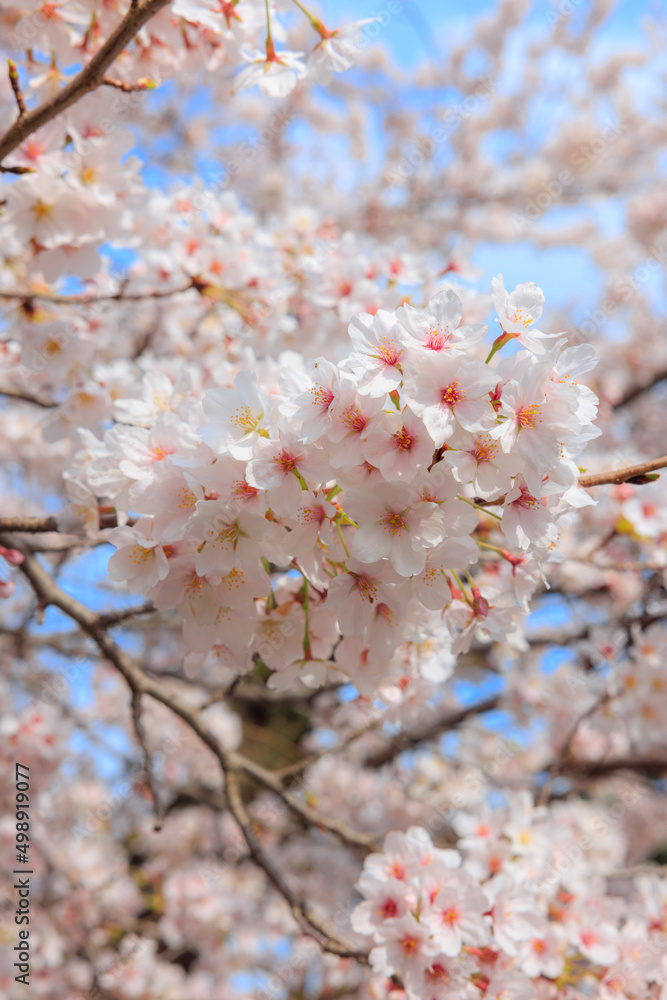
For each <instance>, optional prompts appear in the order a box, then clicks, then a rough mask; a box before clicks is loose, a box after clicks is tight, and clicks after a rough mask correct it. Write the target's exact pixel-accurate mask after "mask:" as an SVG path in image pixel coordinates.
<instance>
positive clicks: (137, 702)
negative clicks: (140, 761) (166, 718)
mask: <svg viewBox="0 0 667 1000" xmlns="http://www.w3.org/2000/svg"><path fill="white" fill-rule="evenodd" d="M132 722H133V723H134V731H135V733H136V736H137V742H138V743H139V746H140V747H141V750H142V753H143V755H144V778H145V780H146V784H147V785H148V790H149V791H150V793H151V798H152V799H153V809H154V810H155V825H154V827H153V829H154V830H156V831H157V830H161V829H162V821H163V819H164V812H163V810H162V806H161V804H160V797H159V795H158V793H157V787H156V784H155V776H154V774H153V762H152V759H151V753H150V750H149V749H148V745H147V743H146V731H145V729H144V723H143V720H142V718H141V691H133V692H132Z"/></svg>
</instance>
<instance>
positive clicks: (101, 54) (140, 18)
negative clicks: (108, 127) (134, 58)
mask: <svg viewBox="0 0 667 1000" xmlns="http://www.w3.org/2000/svg"><path fill="white" fill-rule="evenodd" d="M168 3H169V0H146V2H145V3H143V4H141V5H139V4H136V5H133V6H130V9H129V10H128V12H127V13H126V15H125V17H124V18H123V20H122V21H120V23H119V24H118V25H117V27H116V29H115V30H114V31H113V32H112V33H111V35H110V36H109V38H108V39H107V40H106V42H105V43H104V45H103V46H102V48H101V49H100V50H99V51H98V52H96V53H95V55H94V56H93V58H92V59H91V60H90V62H89V63H88V64H87V65H86V66H84V67H83V69H82V70H81V71H80V72H79V73H77V75H76V76H75V77H74V79H73V80H71V81H70V82H69V83H68V84H67V86H65V87H63V88H62V90H59V91H58V93H57V94H56V95H55V97H53V98H51V100H49V101H46V102H45V103H44V104H41V105H40V106H39V107H38V108H35V110H34V111H29V112H28V113H27V114H24V115H20V114H19V117H18V118H17V120H16V121H15V122H14V124H13V125H12V126H11V128H10V129H9V130H8V131H7V132H6V133H5V134H4V136H3V137H2V138H1V139H0V162H1V161H2V160H4V159H5V157H6V156H8V154H9V153H11V152H12V150H14V149H16V147H17V146H19V145H20V144H21V143H22V142H23V140H24V139H26V138H27V137H28V136H29V135H32V133H33V132H36V131H37V129H39V128H41V127H42V125H46V123H47V122H50V121H52V120H53V119H54V118H56V117H57V116H58V115H59V114H61V113H62V112H63V111H65V110H66V109H67V108H69V107H71V105H72V104H75V103H76V101H78V100H80V99H81V98H82V97H84V96H85V95H86V94H88V93H89V92H90V91H91V90H95V88H96V87H98V86H99V85H100V84H101V82H102V79H103V77H104V75H105V73H106V71H107V69H108V68H109V66H111V64H112V63H113V62H114V61H115V60H116V58H117V57H118V56H119V55H120V54H121V52H122V51H123V49H124V48H125V47H126V46H127V45H128V44H129V42H131V41H132V39H133V38H134V36H135V35H136V34H137V32H138V31H139V30H140V29H141V28H142V27H143V26H144V24H146V22H147V21H150V19H151V18H152V17H154V15H155V14H157V13H158V11H160V10H162V8H163V7H166V6H167V4H168Z"/></svg>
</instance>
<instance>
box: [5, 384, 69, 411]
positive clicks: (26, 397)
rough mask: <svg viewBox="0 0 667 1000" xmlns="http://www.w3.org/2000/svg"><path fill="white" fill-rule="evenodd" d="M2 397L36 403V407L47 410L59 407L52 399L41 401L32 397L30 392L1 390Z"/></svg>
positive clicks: (9, 389)
mask: <svg viewBox="0 0 667 1000" xmlns="http://www.w3.org/2000/svg"><path fill="white" fill-rule="evenodd" d="M0 396H7V397H8V398H9V399H21V400H23V402H24V403H34V405H35V406H41V407H43V408H44V409H45V410H50V409H52V408H53V407H54V406H57V405H58V404H57V403H54V402H52V401H51V400H50V399H40V397H39V396H32V395H31V394H30V393H29V392H22V391H21V390H20V389H13V388H6V389H0Z"/></svg>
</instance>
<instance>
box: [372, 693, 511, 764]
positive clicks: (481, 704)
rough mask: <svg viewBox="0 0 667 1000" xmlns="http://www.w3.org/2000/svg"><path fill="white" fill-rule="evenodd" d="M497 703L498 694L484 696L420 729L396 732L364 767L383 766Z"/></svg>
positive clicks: (492, 707)
mask: <svg viewBox="0 0 667 1000" xmlns="http://www.w3.org/2000/svg"><path fill="white" fill-rule="evenodd" d="M499 703H500V696H499V695H496V696H495V697H493V698H486V700H485V701H478V702H476V703H475V704H474V705H466V706H465V708H462V709H460V711H458V712H450V713H449V715H446V716H444V717H441V718H439V719H436V720H435V721H434V722H431V723H430V724H429V725H428V726H424V728H422V729H406V730H405V731H404V732H402V733H397V734H396V736H394V737H392V739H391V740H389V742H388V743H387V744H386V746H385V747H383V748H382V749H381V750H377V751H375V753H372V754H370V755H369V756H368V757H367V758H366V760H365V761H364V765H365V766H366V767H383V766H384V765H385V764H389V763H390V762H391V761H392V760H394V759H395V758H396V757H398V755H399V754H401V753H403V751H404V750H410V749H411V748H412V747H416V746H417V745H418V744H419V743H424V742H425V741H426V740H434V739H436V737H438V736H440V734H441V733H444V732H447V730H449V729H455V728H456V727H457V726H460V725H461V723H462V722H465V720H466V719H468V718H470V716H471V715H481V714H482V713H483V712H490V711H491V710H492V709H494V708H497V707H498V705H499Z"/></svg>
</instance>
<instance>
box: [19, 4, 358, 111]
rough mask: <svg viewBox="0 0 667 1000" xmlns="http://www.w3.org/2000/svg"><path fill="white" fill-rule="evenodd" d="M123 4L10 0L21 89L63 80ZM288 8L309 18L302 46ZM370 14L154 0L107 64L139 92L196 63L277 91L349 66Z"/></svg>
mask: <svg viewBox="0 0 667 1000" xmlns="http://www.w3.org/2000/svg"><path fill="white" fill-rule="evenodd" d="M132 6H133V7H134V6H135V5H132ZM297 8H298V10H297ZM128 9H129V5H128V4H127V3H123V2H119V0H112V2H100V0H77V2H76V3H72V2H69V0H56V2H51V0H48V2H44V0H29V2H27V3H23V2H22V3H21V4H17V5H15V6H14V5H8V10H7V13H6V14H5V20H6V28H7V32H6V37H5V38H4V39H3V45H4V46H6V47H8V48H10V50H13V51H18V52H19V53H21V52H22V51H25V50H26V49H27V50H29V51H30V53H31V56H30V58H29V59H28V60H26V65H25V67H24V69H25V73H26V77H27V87H26V96H27V97H33V96H35V97H38V98H41V99H44V98H48V97H51V96H53V94H54V93H55V92H56V90H57V89H58V87H59V86H60V85H61V84H62V83H63V82H65V81H66V79H67V75H66V74H65V72H64V70H65V69H66V68H67V67H69V66H72V65H73V64H80V63H81V61H82V57H84V58H85V59H90V58H92V57H93V56H94V55H95V54H96V53H97V52H98V51H99V50H100V48H101V47H102V45H103V43H104V42H105V41H106V39H107V38H108V37H109V35H110V34H111V33H112V31H113V30H114V29H115V28H116V27H117V25H118V23H119V21H120V19H121V18H122V17H123V15H126V14H127V13H128ZM291 11H293V12H294V13H296V14H297V15H298V17H299V18H300V19H303V17H304V15H305V18H306V19H307V21H308V22H309V27H310V34H311V35H312V43H310V42H307V43H306V44H311V48H310V51H309V52H308V54H306V53H305V52H304V51H292V50H290V49H289V48H287V47H286V42H287V29H288V27H289V22H290V20H291V19H289V18H286V15H287V14H288V12H291ZM376 20H377V18H374V17H371V18H366V19H363V20H360V21H356V22H354V23H349V24H346V25H344V26H342V27H338V28H329V27H327V26H326V25H325V24H324V23H323V22H322V21H321V20H320V19H319V18H317V17H315V16H313V15H312V14H311V13H310V12H309V11H308V10H306V8H305V7H304V6H303V5H302V4H300V3H283V2H281V0H278V2H276V0H269V2H266V0H231V2H224V0H223V2H213V0H172V2H171V3H168V2H167V0H165V2H164V3H162V4H159V3H158V4H157V5H155V13H154V15H153V17H152V18H151V20H150V25H149V26H147V27H144V28H142V29H141V30H140V31H139V33H138V35H137V37H136V38H135V39H134V43H133V45H132V46H131V47H130V48H128V50H127V51H126V52H125V53H124V55H123V58H122V60H120V61H119V63H118V65H117V70H115V72H117V74H118V77H117V79H118V82H120V83H121V84H125V85H126V86H127V87H128V89H130V88H132V89H136V90H138V91H141V90H146V89H151V88H152V87H155V86H156V85H157V84H159V83H161V82H163V81H164V80H165V79H169V78H170V77H172V76H174V75H176V74H178V73H183V72H185V73H197V72H198V71H199V70H200V69H201V68H202V65H203V66H205V67H206V69H208V70H213V71H215V70H221V69H223V70H225V71H226V72H227V73H228V74H231V73H233V74H234V78H233V86H234V88H235V90H243V89H246V88H249V87H254V86H258V87H259V89H260V90H261V91H262V92H263V93H264V94H268V95H270V96H273V97H284V96H285V95H287V94H288V93H289V92H290V91H291V90H292V89H293V88H294V87H295V86H296V84H297V83H298V81H299V80H301V79H303V78H307V79H309V80H311V81H314V82H320V81H321V82H325V83H326V82H328V81H329V80H330V78H331V76H332V74H333V73H334V72H336V73H338V72H343V71H344V70H347V69H349V68H350V67H351V66H353V65H354V63H355V62H356V61H357V60H358V58H359V56H360V54H361V53H362V52H363V50H364V49H365V48H366V47H367V46H368V43H369V40H370V38H369V35H368V30H367V27H366V26H367V25H371V24H373V23H374V22H375V21H376ZM370 37H373V35H372V32H371V35H370ZM40 57H41V58H40ZM49 61H50V64H49ZM3 96H4V95H3ZM7 97H8V98H10V99H11V95H7Z"/></svg>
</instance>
